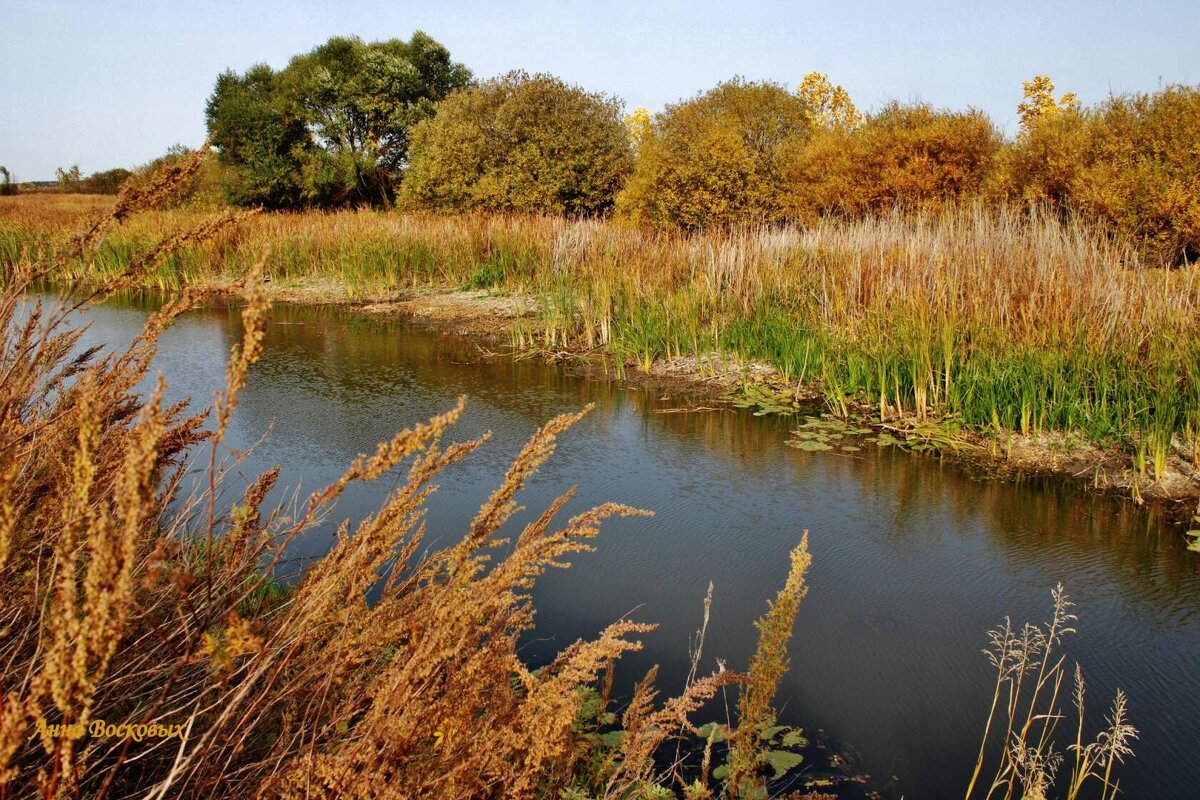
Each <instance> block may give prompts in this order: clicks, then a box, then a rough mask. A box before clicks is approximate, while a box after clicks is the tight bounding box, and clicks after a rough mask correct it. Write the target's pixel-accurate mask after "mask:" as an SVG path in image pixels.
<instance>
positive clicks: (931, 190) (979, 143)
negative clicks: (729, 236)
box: [784, 103, 1001, 220]
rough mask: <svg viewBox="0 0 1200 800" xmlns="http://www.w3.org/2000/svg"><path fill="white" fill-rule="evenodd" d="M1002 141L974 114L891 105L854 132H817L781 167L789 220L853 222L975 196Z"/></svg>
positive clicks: (841, 129)
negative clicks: (835, 217)
mask: <svg viewBox="0 0 1200 800" xmlns="http://www.w3.org/2000/svg"><path fill="white" fill-rule="evenodd" d="M1000 145H1001V139H1000V135H999V133H998V132H997V130H996V128H995V126H994V125H993V124H992V122H991V121H990V120H989V119H988V118H987V116H985V115H984V114H983V113H982V112H980V111H974V110H971V111H963V112H958V111H940V110H936V109H934V108H933V107H932V106H930V105H928V104H925V103H918V104H911V105H901V104H899V103H890V104H889V105H887V106H885V107H884V108H883V109H882V110H881V111H879V112H878V113H875V114H872V115H871V116H870V117H868V118H867V120H866V122H864V123H863V124H862V125H861V126H859V127H857V128H854V129H850V128H848V127H846V126H835V127H828V128H824V129H822V130H821V131H819V132H818V133H817V134H815V135H814V136H813V138H812V140H811V141H809V142H807V143H806V144H805V145H804V146H802V147H800V148H798V149H796V150H795V151H794V152H793V153H792V154H791V157H790V159H789V160H788V163H787V165H786V167H785V171H784V174H785V184H786V192H787V197H786V200H785V202H786V206H787V208H788V211H789V213H790V216H793V217H796V218H799V219H804V220H812V219H815V218H816V217H818V216H822V215H826V214H834V213H836V214H845V215H850V216H859V215H862V214H867V213H878V212H881V211H886V210H888V209H890V208H892V207H893V206H897V205H899V206H905V207H915V206H924V205H929V204H938V203H941V202H943V201H947V200H956V199H959V198H962V197H965V196H970V195H974V194H977V193H978V192H979V190H980V188H981V187H982V185H983V182H984V178H985V176H986V174H987V171H988V169H989V168H990V166H991V164H992V162H993V159H994V157H995V154H996V152H997V150H998V149H999V148H1000Z"/></svg>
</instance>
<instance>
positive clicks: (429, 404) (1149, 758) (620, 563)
mask: <svg viewBox="0 0 1200 800" xmlns="http://www.w3.org/2000/svg"><path fill="white" fill-rule="evenodd" d="M149 308H150V304H149V303H145V304H142V303H137V302H124V303H115V302H113V303H109V304H107V305H105V306H102V307H100V308H96V309H93V310H91V311H90V312H89V314H88V315H87V317H88V318H89V319H90V321H91V323H92V329H91V331H90V332H89V333H88V335H87V338H88V341H101V342H112V343H123V342H126V341H128V339H129V338H130V337H131V336H132V335H134V334H136V332H137V331H138V330H139V329H140V327H141V324H142V322H143V320H144V318H145V315H146V312H147V310H148V309H149ZM238 338H240V323H239V320H238V317H237V314H236V312H235V311H233V310H229V309H224V308H206V309H202V310H199V311H196V312H193V313H191V314H188V315H186V316H185V317H183V318H182V319H181V320H179V322H178V323H177V324H176V325H175V327H174V328H173V329H171V330H170V331H168V332H167V333H166V335H165V336H164V337H163V339H162V342H161V352H160V356H159V358H158V362H157V367H158V368H159V369H161V370H162V371H163V372H164V374H165V376H166V378H167V379H168V381H169V383H170V387H171V389H170V394H171V395H172V396H174V397H181V396H191V397H193V398H195V399H196V400H197V401H198V402H201V403H203V402H207V401H209V400H210V399H211V397H212V393H213V391H214V389H216V388H217V386H218V382H219V381H220V380H221V375H222V374H223V368H224V363H225V360H226V359H227V357H228V353H229V348H230V345H231V344H232V343H233V342H234V341H235V340H237V339H238ZM461 394H466V395H468V396H469V405H468V409H467V412H466V414H465V416H464V419H463V420H462V421H461V422H460V424H459V426H458V428H457V431H456V437H455V438H467V437H474V436H476V435H478V434H479V433H481V432H483V431H485V430H491V431H492V432H493V433H494V438H493V439H492V441H491V442H489V443H488V444H487V445H485V447H484V448H483V449H482V450H481V451H480V452H479V453H478V454H477V455H476V457H474V458H473V459H471V460H469V461H468V462H467V463H465V464H462V465H459V466H457V467H456V468H455V469H454V470H453V471H452V472H450V473H448V474H447V475H445V476H444V479H443V480H442V481H440V483H441V485H442V489H441V491H440V492H439V493H438V495H437V496H436V497H435V498H434V501H433V503H432V505H431V513H430V520H429V521H430V525H429V527H430V530H431V532H433V539H434V540H437V541H440V542H441V543H449V542H451V541H453V540H455V539H456V538H457V537H458V536H459V535H460V534H461V533H462V531H463V530H464V529H465V526H466V525H467V523H468V522H469V521H470V519H471V517H472V515H473V513H474V510H475V509H476V508H477V507H478V505H479V504H480V502H482V501H483V500H484V499H485V498H486V497H487V495H488V494H489V493H490V492H491V491H492V489H493V488H494V487H495V486H496V485H497V484H498V482H499V481H500V478H501V476H502V475H503V472H504V470H505V468H506V467H507V465H508V463H509V460H510V459H511V458H512V457H513V455H514V454H515V453H516V452H517V450H518V449H519V448H520V446H521V445H522V444H523V443H524V441H525V440H526V439H527V437H528V436H529V435H530V434H531V433H532V432H533V431H534V429H535V428H536V427H537V426H538V425H539V424H541V423H542V422H544V421H546V420H547V419H549V418H550V417H551V416H553V415H555V414H558V413H561V412H564V411H570V410H575V409H578V408H580V407H581V406H582V405H584V404H585V403H595V404H596V411H595V412H594V413H592V414H591V415H590V416H589V417H587V418H586V419H585V420H584V421H583V422H581V423H580V424H579V425H578V426H576V427H575V428H574V429H573V430H572V431H570V432H569V433H568V434H567V435H566V436H564V437H563V439H562V441H561V445H560V448H559V451H558V453H557V455H556V457H555V458H554V459H552V460H551V462H550V463H549V464H548V465H547V466H546V467H545V468H543V470H542V471H541V473H540V474H539V475H538V477H537V478H536V480H534V481H533V483H532V485H531V487H530V489H529V491H527V493H526V495H525V496H524V497H523V503H524V505H525V506H527V507H528V508H529V509H530V510H531V511H530V512H529V513H533V512H536V511H540V509H541V508H542V507H544V505H545V504H546V503H547V502H548V501H549V500H550V499H551V498H552V497H554V496H556V495H557V494H559V493H560V492H561V491H562V490H563V489H565V488H566V487H568V486H570V485H571V484H579V485H580V491H579V494H578V496H577V497H576V499H575V500H574V501H573V502H572V503H571V504H570V505H569V506H568V508H567V509H566V511H567V513H576V512H578V511H579V510H582V509H583V508H585V507H589V506H591V505H594V504H596V503H599V502H603V501H608V500H613V501H619V502H623V503H628V504H631V505H634V506H638V507H642V508H648V509H652V510H654V511H655V512H656V514H657V516H656V517H655V518H653V519H651V520H646V519H628V520H617V521H614V522H612V523H610V524H608V525H607V526H606V527H605V529H604V531H603V533H602V534H601V537H600V538H599V540H598V541H597V545H598V550H597V552H596V553H594V554H590V555H585V556H583V557H580V558H578V559H577V560H576V563H575V566H574V568H572V569H571V570H569V571H566V572H558V571H556V572H554V573H551V574H548V575H546V576H545V578H544V579H543V580H542V581H541V583H540V584H539V586H538V589H537V592H536V601H537V607H538V609H539V612H538V631H537V636H536V637H535V638H533V639H531V641H530V642H529V643H528V644H527V645H526V653H527V655H528V657H529V658H530V659H531V660H535V661H536V660H539V659H545V658H547V657H549V656H550V655H551V654H552V653H553V652H555V651H556V650H557V649H559V648H560V647H562V646H565V645H566V644H569V643H570V642H571V641H573V640H575V639H576V638H577V637H581V636H582V637H590V636H593V635H594V634H595V633H596V632H597V631H599V630H600V629H601V628H602V627H603V626H604V625H606V624H607V623H609V622H612V621H613V620H615V619H617V618H619V617H621V616H623V615H627V614H630V613H631V612H632V613H633V615H634V616H635V617H636V618H638V619H640V620H644V621H653V622H658V623H660V625H661V627H660V628H659V629H658V630H657V631H656V632H655V633H653V634H651V635H649V636H648V637H646V639H645V642H646V649H645V651H644V652H643V653H640V654H637V655H636V656H635V657H631V658H628V659H627V660H626V661H624V662H622V666H621V669H622V670H624V676H623V677H624V678H625V679H627V680H633V679H636V678H637V677H640V676H641V674H642V673H643V672H644V671H645V669H646V668H647V667H649V666H650V665H651V664H655V663H657V664H660V665H661V666H662V670H661V673H660V674H661V676H662V685H663V688H664V689H666V690H668V691H670V690H674V689H676V688H678V685H679V684H680V683H681V682H682V677H683V675H684V674H685V672H686V670H687V667H686V662H687V657H688V643H689V637H690V635H691V634H692V633H693V632H694V630H695V629H696V627H697V625H698V623H699V620H700V614H701V605H702V600H703V598H704V594H705V590H706V588H707V586H708V583H709V581H712V582H713V584H714V585H715V595H714V606H713V614H712V621H711V625H710V629H709V636H708V640H707V642H706V646H705V654H706V659H707V663H706V665H705V666H706V667H707V668H712V667H713V666H714V665H715V661H714V659H715V658H716V657H721V658H723V659H725V660H726V661H727V663H728V664H729V666H730V667H731V668H734V669H743V668H744V667H745V666H746V662H747V659H748V657H749V653H750V652H751V650H752V648H753V645H754V641H755V631H754V628H753V626H752V621H753V619H754V618H756V617H757V616H758V615H759V614H761V613H762V611H763V610H764V608H765V602H766V599H767V598H768V597H769V596H771V595H773V593H774V592H775V591H776V590H777V588H778V587H779V586H780V585H781V583H782V581H783V579H784V576H785V573H786V564H787V552H788V550H789V549H790V548H792V547H793V546H794V545H795V544H796V543H797V541H798V540H799V538H800V535H801V532H802V531H803V530H804V529H809V530H810V531H811V550H812V553H813V566H812V569H811V570H810V573H809V583H810V585H811V591H810V593H809V596H808V598H807V600H805V602H804V604H803V606H802V608H801V610H800V613H799V616H798V619H797V622H796V628H795V638H794V641H793V657H792V668H791V671H790V673H789V674H788V676H787V677H786V679H785V680H784V682H783V684H782V686H781V690H780V693H779V696H778V698H777V703H778V705H779V706H781V707H782V711H783V717H784V721H786V722H791V723H795V724H802V725H804V726H806V727H807V728H809V729H810V730H815V729H821V730H823V731H825V732H826V733H827V734H828V735H829V736H831V737H833V738H835V739H836V740H837V741H840V742H844V743H846V745H847V747H848V748H852V750H853V751H856V752H857V754H858V757H860V758H861V759H862V767H863V769H865V770H866V771H868V772H870V773H871V775H872V776H873V777H874V778H875V779H877V780H879V781H880V782H883V781H886V780H887V778H888V777H889V776H893V775H894V776H898V777H899V783H898V786H899V789H900V791H902V792H903V793H904V794H905V796H907V797H909V798H952V797H960V796H961V793H962V787H964V785H965V783H966V779H967V777H968V776H969V773H970V770H971V766H972V765H973V763H974V758H975V751H976V749H977V747H978V738H979V733H980V731H981V727H982V724H983V718H984V716H985V715H986V713H987V706H988V702H989V700H990V697H991V681H992V675H991V673H990V672H989V667H988V665H987V663H986V661H985V658H984V656H983V655H982V654H981V652H980V650H981V648H982V647H983V646H984V644H985V632H986V631H987V629H988V628H990V627H994V626H995V625H996V624H997V623H998V622H1000V621H1001V620H1002V619H1003V618H1004V617H1005V615H1011V616H1012V617H1013V619H1014V620H1015V621H1018V622H1021V621H1025V620H1030V621H1042V620H1043V619H1045V618H1046V616H1047V614H1048V613H1049V608H1050V590H1051V588H1052V587H1053V586H1054V585H1055V583H1056V582H1058V581H1062V582H1063V583H1064V584H1065V586H1066V588H1067V590H1068V592H1069V593H1070V594H1071V596H1072V598H1073V599H1074V600H1075V601H1076V602H1077V603H1078V608H1077V611H1078V613H1079V616H1080V620H1079V622H1078V624H1077V628H1078V634H1077V635H1075V636H1074V637H1072V638H1071V639H1070V640H1069V651H1070V654H1071V657H1072V658H1073V659H1077V660H1079V661H1080V662H1081V663H1082V665H1083V667H1084V671H1085V675H1086V677H1087V679H1088V688H1089V698H1090V700H1091V703H1092V706H1093V709H1094V710H1096V711H1097V712H1099V711H1101V710H1104V709H1106V708H1107V705H1108V703H1109V701H1110V700H1111V697H1112V692H1113V690H1114V689H1115V688H1116V687H1118V686H1120V687H1121V688H1123V689H1125V690H1126V691H1127V692H1128V694H1129V697H1130V713H1131V716H1132V721H1133V723H1134V724H1135V725H1136V726H1137V727H1138V728H1139V729H1140V730H1141V738H1140V740H1139V741H1138V742H1137V743H1136V745H1135V750H1136V753H1137V757H1136V758H1135V760H1134V761H1133V762H1131V763H1129V764H1127V765H1126V766H1125V768H1124V771H1123V773H1122V780H1121V786H1122V790H1123V792H1124V796H1125V797H1130V798H1185V797H1196V796H1197V794H1196V792H1197V791H1198V790H1197V787H1200V759H1198V758H1197V753H1198V747H1200V556H1197V555H1196V554H1189V553H1187V552H1185V550H1184V541H1183V537H1182V536H1180V534H1179V531H1178V530H1177V529H1174V528H1171V527H1169V526H1167V525H1165V524H1164V523H1162V522H1160V521H1158V520H1157V519H1156V518H1155V517H1154V516H1153V515H1152V514H1148V513H1147V512H1145V511H1139V510H1137V509H1134V508H1132V507H1131V506H1130V505H1129V504H1127V503H1123V502H1120V501H1116V500H1110V499H1101V498H1096V497H1091V496H1086V495H1083V494H1081V493H1079V492H1077V491H1074V490H1071V489H1068V488H1066V487H1063V486H1061V485H1054V484H1051V485H1046V484H1044V483H1022V484H1014V483H1002V482H998V481H980V480H976V479H973V478H970V477H968V476H966V475H964V474H963V473H962V472H961V471H959V470H958V469H955V468H953V467H950V466H947V465H943V464H940V463H939V462H938V460H937V459H935V458H930V457H921V456H915V455H911V454H907V453H904V452H900V451H897V450H896V449H894V448H880V447H875V446H874V445H869V446H865V447H864V448H863V449H862V450H861V451H860V452H857V453H839V452H837V451H834V452H817V453H808V452H801V451H799V450H795V449H792V448H789V447H785V446H784V444H783V442H784V440H785V438H786V436H787V432H788V430H789V429H790V428H791V427H793V426H794V421H786V420H780V419H777V418H768V417H761V418H760V417H754V416H753V415H751V414H749V413H746V412H740V411H732V410H723V411H715V412H700V413H687V414H683V413H660V412H662V411H664V410H666V409H670V408H675V407H679V406H681V405H686V400H685V399H683V398H680V397H678V396H670V395H667V394H664V393H663V392H661V391H653V392H651V391H647V390H644V389H638V388H633V387H628V386H623V385H621V384H619V383H616V382H608V381H602V380H590V379H583V378H580V377H577V376H574V375H572V374H570V373H569V372H568V371H567V370H565V369H563V368H560V367H555V366H550V365H546V364H543V363H539V362H538V361H535V360H517V361H514V360H512V359H510V358H507V357H503V356H499V357H482V356H481V353H480V351H479V349H478V348H477V347H476V345H475V344H474V343H472V342H470V341H466V340H463V339H459V338H456V337H452V336H448V335H445V334H439V333H437V332H433V331H430V330H428V329H424V328H422V327H419V326H415V325H412V324H409V323H406V322H403V321H398V320H384V319H376V318H370V317H367V316H364V315H361V314H358V313H355V312H353V311H349V310H335V309H324V308H295V307H280V308H276V309H275V310H274V311H273V312H272V319H271V325H270V328H269V332H268V335H267V341H266V353H265V355H264V357H263V359H262V361H261V362H260V363H259V364H258V365H257V366H256V367H255V369H254V370H253V372H252V375H251V377H250V380H249V383H248V385H247V387H246V390H245V392H244V393H243V395H242V398H241V404H240V407H239V409H238V412H237V415H236V418H235V422H234V426H233V430H232V436H231V440H230V444H231V445H232V446H233V447H237V448H246V447H248V446H250V445H251V444H253V443H254V442H256V441H258V440H259V439H260V438H262V441H261V443H259V444H258V446H257V448H256V449H255V450H254V451H253V454H252V455H251V457H250V459H249V461H248V462H247V463H246V465H245V466H244V472H245V474H246V476H247V478H250V477H253V475H254V474H257V472H258V471H260V470H262V469H265V468H267V467H268V466H271V465H274V464H280V465H282V467H283V474H282V478H281V484H283V485H286V486H289V487H291V488H292V489H295V488H296V487H301V488H302V489H303V491H304V492H305V493H307V491H309V490H311V489H313V488H315V487H317V486H319V485H322V484H324V483H326V482H328V481H331V480H333V479H335V478H336V477H337V476H338V475H339V474H340V473H341V472H342V470H343V469H344V467H345V466H346V465H347V464H348V463H349V462H350V461H351V460H352V459H353V458H354V456H355V455H357V454H358V453H360V452H367V451H370V450H372V449H373V448H374V446H375V444H376V443H377V442H379V441H380V440H383V439H386V438H389V437H390V436H391V435H393V434H394V433H395V432H396V431H397V430H399V429H401V428H404V427H407V426H410V425H412V424H413V423H415V422H418V421H422V420H424V419H426V418H427V417H429V416H430V415H432V414H434V413H437V412H440V411H443V410H445V409H446V408H448V407H450V406H451V405H452V404H453V402H454V400H455V398H456V397H457V396H458V395H461ZM264 434H266V435H265V438H264ZM389 485H390V484H389V482H388V481H387V480H384V481H381V482H379V483H377V484H375V485H371V486H367V487H358V488H355V489H354V490H353V491H351V492H350V493H349V494H348V495H347V496H346V497H345V498H344V499H343V500H342V502H341V503H340V505H339V506H338V509H337V512H338V514H337V516H338V518H339V519H340V518H343V517H350V518H351V519H358V518H361V517H362V516H363V515H364V514H366V513H367V512H368V511H370V510H373V509H374V508H376V506H377V505H378V503H379V501H380V500H381V498H382V496H383V494H384V493H385V492H386V491H387V489H388V487H389ZM514 522H515V523H516V524H521V523H522V522H523V520H522V519H518V520H515V521H514ZM331 530H332V525H331V526H329V527H327V528H325V529H322V530H319V531H316V532H314V533H313V534H312V535H310V536H309V537H308V538H307V539H306V540H304V541H303V542H301V543H300V545H299V547H298V548H297V551H296V555H298V556H302V557H314V556H319V555H320V554H321V553H322V552H323V551H324V550H325V549H326V548H327V547H328V546H329V542H330V531H331Z"/></svg>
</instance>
